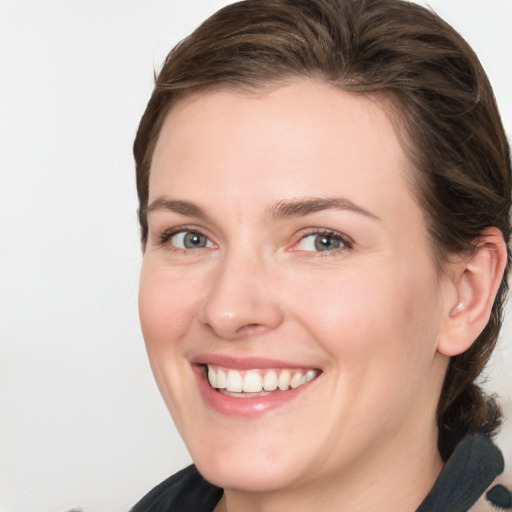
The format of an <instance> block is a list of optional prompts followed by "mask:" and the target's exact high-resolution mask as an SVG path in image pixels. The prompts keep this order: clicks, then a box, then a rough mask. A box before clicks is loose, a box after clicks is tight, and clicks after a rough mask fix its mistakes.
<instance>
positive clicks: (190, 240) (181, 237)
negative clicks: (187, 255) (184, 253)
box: [171, 231, 213, 249]
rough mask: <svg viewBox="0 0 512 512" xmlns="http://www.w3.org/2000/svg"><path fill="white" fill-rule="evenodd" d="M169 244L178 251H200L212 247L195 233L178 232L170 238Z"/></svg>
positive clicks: (201, 236) (200, 234)
mask: <svg viewBox="0 0 512 512" xmlns="http://www.w3.org/2000/svg"><path fill="white" fill-rule="evenodd" d="M171 243H172V245H174V246H175V247H178V248H179V249H202V248H203V247H213V244H212V242H210V240H208V238H207V237H206V236H204V235H203V234H202V233H198V232H197V231H180V232H179V233H176V234H175V235H173V236H172V237H171Z"/></svg>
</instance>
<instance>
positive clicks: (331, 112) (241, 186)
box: [149, 80, 414, 209]
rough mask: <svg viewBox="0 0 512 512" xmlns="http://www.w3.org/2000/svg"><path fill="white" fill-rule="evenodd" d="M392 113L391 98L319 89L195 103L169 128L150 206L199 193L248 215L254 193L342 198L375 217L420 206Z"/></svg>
mask: <svg viewBox="0 0 512 512" xmlns="http://www.w3.org/2000/svg"><path fill="white" fill-rule="evenodd" d="M390 112H391V109H390V108H389V105H388V104H386V103H385V102H384V101H383V100H382V99H377V98H375V97H371V96H368V95H361V94H355V93H349V92H346V91H343V90H340V89H338V88H335V87H333V86H330V85H328V84H325V83H319V82H316V81H311V80H300V81H299V80H298V81H296V82H291V83H288V84H286V85H282V86H279V87H275V88H272V89H269V90H264V91H262V92H260V93H257V94H256V93H251V94H247V93H245V92H240V91H227V90H219V91H213V92H206V93H203V94H196V95H193V96H190V97H186V98H184V99H181V100H180V101H179V102H177V103H176V105H174V106H173V108H172V109H171V111H170V112H169V114H168V115H167V118H166V120H165V121H164V124H163V126H162V130H161V133H160V136H159V139H158V142H157V145H156V148H155V152H154V155H153V162H152V167H151V174H150V198H149V202H151V201H152V200H154V199H155V198H156V197H158V196H160V195H162V194H175V193H179V194H182V193H186V194H192V193H193V195H194V196H195V197H194V199H199V200H201V201H204V202H205V203H206V204H208V203H210V202H212V201H214V200H216V199H219V198H226V199H228V200H229V201H231V202H233V201H234V200H235V199H236V198H237V197H238V198H240V200H241V202H242V205H241V206H244V204H245V203H244V200H242V199H241V198H243V197H244V196H246V195H247V193H248V191H251V192H252V194H251V195H252V196H254V195H256V194H257V195H258V197H259V199H262V198H264V199H265V198H266V199H268V201H269V202H272V201H279V200H281V199H286V197H283V196H287V197H294V196H304V195H309V196H312V195H315V196H317V195H319V196H326V195H332V194H333V193H335V194H337V195H342V196H344V197H348V198H349V199H351V200H355V199H357V201H358V202H359V203H360V204H361V206H362V207H364V208H367V207H368V209H369V207H370V206H373V207H374V208H380V206H379V205H381V206H385V205H386V204H387V203H389V202H390V200H391V199H390V197H391V196H390V192H393V195H394V196H395V199H396V200H397V199H401V200H405V199H406V200H407V201H406V202H410V201H411V200H413V199H414V198H412V197H411V193H410V190H409V187H408V186H407V182H408V180H407V179H404V177H405V176H408V175H409V173H410V172H411V168H412V165H411V164H410V162H409V160H408V159H407V157H406V155H405V153H404V151H403V149H402V146H401V144H400V140H399V137H398V136H397V133H396V130H395V124H394V123H393V119H392V117H391V114H390ZM192 184H194V185H193V191H192V188H191V185H192ZM187 199H188V198H187ZM407 206H408V205H407Z"/></svg>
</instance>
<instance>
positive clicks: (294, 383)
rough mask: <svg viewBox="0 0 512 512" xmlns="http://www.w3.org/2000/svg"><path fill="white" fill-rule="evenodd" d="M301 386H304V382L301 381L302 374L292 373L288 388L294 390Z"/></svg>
mask: <svg viewBox="0 0 512 512" xmlns="http://www.w3.org/2000/svg"><path fill="white" fill-rule="evenodd" d="M301 384H304V382H303V381H302V373H300V372H297V373H294V374H293V377H292V378H291V380H290V387H291V388H292V389H295V388H298V387H299V386H300V385H301Z"/></svg>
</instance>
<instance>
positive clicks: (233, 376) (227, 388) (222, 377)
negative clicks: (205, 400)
mask: <svg viewBox="0 0 512 512" xmlns="http://www.w3.org/2000/svg"><path fill="white" fill-rule="evenodd" d="M206 368H207V371H206V373H207V378H208V382H209V384H210V386H211V387H212V388H213V389H216V390H217V391H218V392H220V393H222V394H224V395H228V396H233V397H236V398H251V397H260V396H267V395H270V394H272V393H275V392H286V391H289V390H291V389H295V388H298V387H299V386H302V385H304V384H307V383H308V382H311V381H313V380H314V379H316V378H317V377H318V376H319V375H320V373H321V372H320V370H317V369H314V368H311V369H309V370H305V369H302V370H293V369H287V368H286V369H277V368H268V369H251V370H243V371H239V370H234V369H232V368H223V367H220V366H214V365H207V366H206Z"/></svg>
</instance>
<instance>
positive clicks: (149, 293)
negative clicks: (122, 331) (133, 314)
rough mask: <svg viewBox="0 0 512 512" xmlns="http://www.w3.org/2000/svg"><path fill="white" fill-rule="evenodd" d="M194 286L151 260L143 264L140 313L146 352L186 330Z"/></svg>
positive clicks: (165, 344)
mask: <svg viewBox="0 0 512 512" xmlns="http://www.w3.org/2000/svg"><path fill="white" fill-rule="evenodd" d="M197 297H198V294H197V293H196V286H195V285H194V282H191V281H190V280H184V279H183V278H181V279H180V278H179V276H176V275H174V273H173V272H169V271H168V270H167V269H161V268H158V266H157V265H153V264H151V262H147V263H146V262H144V263H143V265H142V271H141V278H140V287H139V315H140V322H141V327H142V333H143V335H144V340H145V342H146V346H147V349H148V352H149V354H150V355H151V353H152V351H154V350H162V349H164V348H165V347H168V348H170V347H172V346H173V344H174V343H175V342H176V341H177V340H179V339H180V338H181V337H182V336H183V335H184V334H185V332H186V331H187V327H188V326H189V324H190V322H191V319H192V318H193V316H194V314H195V310H196V306H197Z"/></svg>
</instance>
